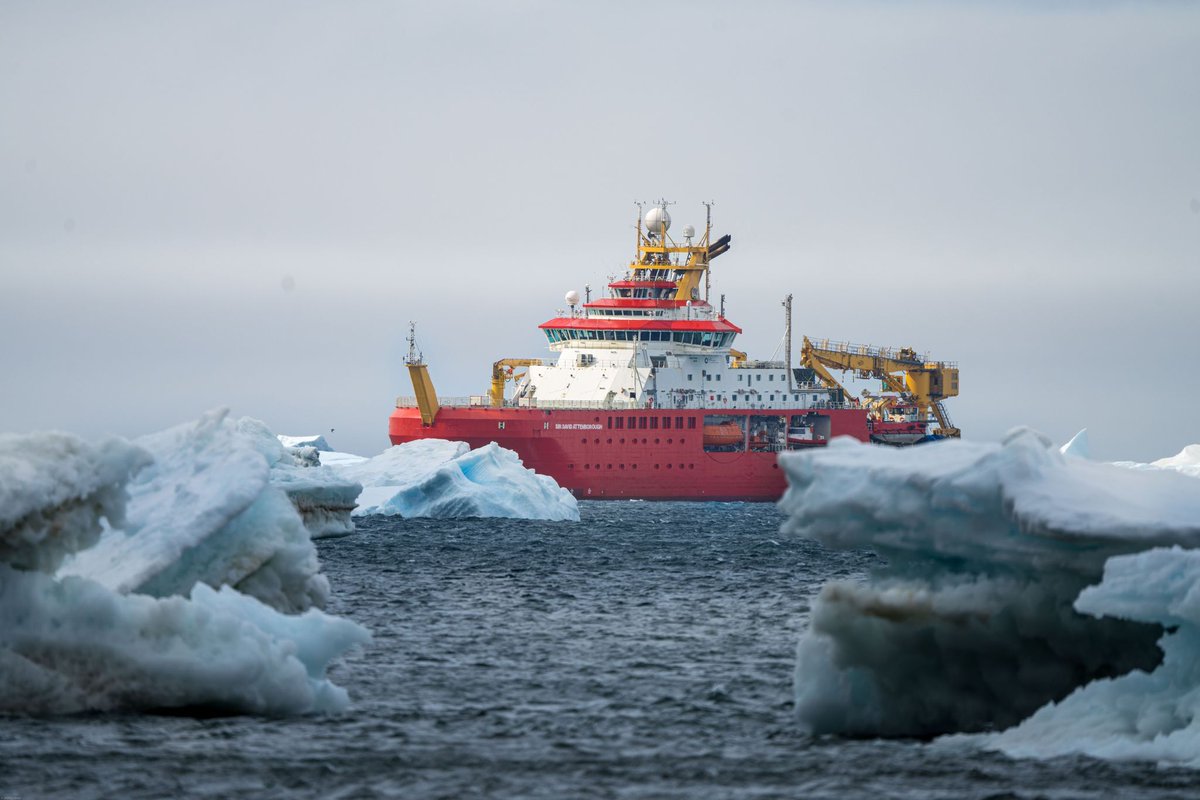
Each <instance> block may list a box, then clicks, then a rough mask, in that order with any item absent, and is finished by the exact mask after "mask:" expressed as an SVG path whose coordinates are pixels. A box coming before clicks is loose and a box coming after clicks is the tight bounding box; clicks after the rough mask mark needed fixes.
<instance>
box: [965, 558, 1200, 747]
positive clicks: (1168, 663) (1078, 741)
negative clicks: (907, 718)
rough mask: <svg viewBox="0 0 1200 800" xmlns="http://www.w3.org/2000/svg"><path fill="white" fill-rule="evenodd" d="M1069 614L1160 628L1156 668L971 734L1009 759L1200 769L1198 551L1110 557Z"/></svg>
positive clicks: (1082, 690) (1095, 685)
mask: <svg viewBox="0 0 1200 800" xmlns="http://www.w3.org/2000/svg"><path fill="white" fill-rule="evenodd" d="M1075 605H1076V608H1077V609H1078V610H1079V611H1081V612H1084V613H1087V614H1096V615H1108V616H1115V617H1120V618H1122V619H1131V620H1140V621H1144V622H1158V623H1162V624H1163V625H1166V626H1169V628H1168V629H1169V630H1170V632H1168V633H1166V634H1165V635H1164V636H1163V637H1162V639H1161V640H1160V641H1159V646H1160V647H1161V648H1162V650H1163V653H1164V658H1163V663H1162V665H1161V666H1159V667H1158V668H1157V669H1155V670H1154V671H1153V672H1149V673H1147V672H1145V671H1142V670H1135V671H1133V672H1131V673H1129V674H1127V675H1122V676H1120V677H1117V678H1113V679H1110V680H1097V681H1093V682H1092V683H1089V684H1088V685H1086V686H1083V687H1081V688H1079V689H1077V690H1076V691H1075V692H1074V693H1072V694H1071V695H1070V696H1069V697H1067V698H1066V699H1064V700H1062V701H1061V702H1059V703H1051V704H1049V705H1047V706H1045V707H1043V708H1041V709H1040V710H1038V711H1037V713H1035V714H1034V715H1033V716H1032V717H1030V718H1029V719H1027V720H1025V721H1024V722H1022V723H1021V724H1020V725H1018V726H1016V727H1014V728H1010V729H1009V730H1006V731H1003V732H1002V733H998V734H992V735H986V736H980V737H978V740H979V741H982V742H983V743H984V745H985V746H987V747H990V748H993V749H997V750H1001V751H1003V752H1005V753H1008V754H1010V755H1012V756H1015V757H1024V758H1051V757H1054V756H1060V755H1069V754H1084V755H1089V756H1093V757H1097V758H1110V759H1143V760H1150V761H1159V762H1173V763H1179V764H1184V765H1188V766H1191V767H1200V551H1197V550H1182V549H1180V548H1178V547H1173V548H1157V549H1153V550H1148V551H1146V552H1143V553H1138V554H1136V555H1128V556H1118V557H1116V558H1113V559H1110V560H1109V562H1108V564H1106V565H1105V569H1104V579H1103V581H1102V582H1101V583H1100V585H1099V586H1093V587H1090V588H1088V589H1086V590H1084V591H1083V592H1082V593H1081V594H1080V596H1079V599H1078V601H1077V602H1076V604H1075Z"/></svg>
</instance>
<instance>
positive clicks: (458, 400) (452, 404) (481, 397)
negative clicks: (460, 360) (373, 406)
mask: <svg viewBox="0 0 1200 800" xmlns="http://www.w3.org/2000/svg"><path fill="white" fill-rule="evenodd" d="M438 405H439V406H443V407H445V408H468V407H470V406H487V405H491V403H490V402H489V401H488V397H487V395H485V394H473V395H470V396H469V397H438ZM416 406H417V398H416V397H414V396H412V395H404V394H402V395H400V396H399V397H397V398H396V408H416Z"/></svg>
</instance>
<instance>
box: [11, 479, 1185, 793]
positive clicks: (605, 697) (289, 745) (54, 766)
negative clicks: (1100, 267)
mask: <svg viewBox="0 0 1200 800" xmlns="http://www.w3.org/2000/svg"><path fill="white" fill-rule="evenodd" d="M582 514H583V521H582V522H581V523H578V524H570V523H539V522H527V521H499V520H465V521H464V520H457V521H453V520H443V521H406V520H399V519H390V520H385V519H375V520H366V521H363V522H361V523H360V530H359V532H358V533H357V534H355V535H354V536H351V537H348V538H345V539H340V540H333V541H325V542H322V543H321V545H320V550H321V558H322V561H323V563H324V565H325V572H326V573H327V574H328V576H329V578H330V580H331V582H332V584H333V587H334V594H335V599H334V601H333V603H332V605H331V607H330V611H332V612H333V613H337V614H342V615H345V616H348V617H351V618H353V619H355V620H357V621H359V622H361V623H363V624H365V625H367V626H368V627H370V628H371V630H372V631H373V632H374V634H375V642H374V644H373V646H371V647H370V648H369V649H367V650H365V651H363V652H361V653H357V654H355V655H353V656H352V657H350V658H349V659H347V660H346V661H345V662H344V663H343V664H341V665H340V666H339V667H338V668H337V669H336V670H335V674H334V677H335V680H336V681H337V682H338V683H341V684H342V685H344V686H346V687H347V688H348V689H349V690H350V692H351V694H352V696H353V698H354V706H353V708H352V710H351V711H350V712H349V713H347V714H344V715H341V716H337V717H313V718H302V719H282V720H275V719H261V718H245V717H235V718H220V719H191V718H177V717H161V716H158V717H155V716H134V715H130V716H116V717H114V716H95V717H75V718H60V719H25V718H13V717H10V718H0V797H3V798H9V797H22V798H32V797H96V798H100V797H104V798H110V797H165V796H181V795H192V796H205V797H248V796H253V797H335V798H336V797H404V798H422V797H444V798H460V797H545V798H577V797H579V798H583V797H598V798H607V797H614V798H643V797H645V798H656V797H677V798H767V797H804V798H826V797H828V798H834V797H837V798H844V797H872V798H880V797H904V798H1026V797H1029V798H1032V797H1047V798H1077V797H1123V798H1124V797H1156V798H1157V797H1180V798H1184V797H1187V798H1191V797H1196V796H1200V795H1198V793H1200V775H1198V774H1197V773H1196V772H1193V771H1190V770H1166V769H1159V768H1156V767H1154V766H1152V765H1143V764H1132V765H1131V764H1107V763H1104V762H1099V761H1092V760H1088V759H1060V760H1056V761H1051V762H1045V763H1041V762H1020V761H1012V760H1009V759H1007V758H1005V757H1003V756H999V755H994V754H987V753H981V752H978V751H975V750H971V749H948V748H946V747H944V746H943V747H931V746H929V745H927V744H925V743H922V742H917V741H854V740H845V739H836V738H821V739H811V738H808V737H805V736H803V735H801V734H799V733H798V732H797V731H796V726H795V722H794V719H793V717H792V711H791V682H792V666H793V656H794V648H795V643H796V640H797V638H798V637H799V633H800V630H801V629H802V627H803V625H804V624H805V619H806V615H807V613H808V599H809V598H810V597H811V596H812V594H813V593H814V592H815V591H816V589H817V587H819V586H820V584H821V583H822V582H824V581H825V580H828V579H830V578H833V577H843V576H852V575H855V574H859V573H861V572H862V571H863V570H864V569H865V568H866V567H867V565H868V564H869V563H870V558H871V557H870V556H869V555H866V554H835V553H828V552H826V551H824V550H822V549H821V548H820V547H818V546H816V545H814V544H812V543H810V542H805V541H797V540H790V539H785V538H782V537H780V536H779V535H778V533H777V530H778V525H779V522H780V517H779V514H778V512H777V511H776V510H775V509H774V508H773V507H771V506H767V505H740V504H728V505H726V504H721V505H715V504H709V505H704V504H682V503H671V504H650V503H585V504H583V508H582Z"/></svg>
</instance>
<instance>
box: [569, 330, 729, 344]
mask: <svg viewBox="0 0 1200 800" xmlns="http://www.w3.org/2000/svg"><path fill="white" fill-rule="evenodd" d="M733 337H734V334H733V333H720V332H716V331H591V330H579V329H576V328H547V329H546V338H547V339H548V340H550V343H551V344H554V343H555V342H568V341H578V340H585V341H605V342H675V343H676V344H694V345H699V346H701V347H728V346H729V345H731V344H733Z"/></svg>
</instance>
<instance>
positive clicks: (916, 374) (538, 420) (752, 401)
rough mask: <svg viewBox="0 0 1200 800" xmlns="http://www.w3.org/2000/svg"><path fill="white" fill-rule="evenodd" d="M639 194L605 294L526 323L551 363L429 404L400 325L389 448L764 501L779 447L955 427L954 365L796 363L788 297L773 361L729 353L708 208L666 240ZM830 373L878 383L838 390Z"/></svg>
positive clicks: (423, 375)
mask: <svg viewBox="0 0 1200 800" xmlns="http://www.w3.org/2000/svg"><path fill="white" fill-rule="evenodd" d="M637 205H638V214H637V224H636V230H637V248H636V256H635V258H634V259H633V260H632V261H631V262H630V264H629V269H628V271H627V272H626V274H625V275H623V276H622V277H621V278H620V279H618V280H614V281H612V282H611V283H609V284H608V296H607V297H601V298H597V299H595V300H593V299H592V298H591V296H590V295H591V292H590V290H589V291H588V292H587V296H586V297H585V298H580V296H579V295H578V293H577V292H574V291H571V292H568V293H567V295H566V298H565V299H566V303H567V306H568V309H569V310H563V311H560V312H559V313H558V316H556V317H555V318H553V319H551V320H549V321H548V322H544V323H542V324H541V325H540V326H539V327H540V329H541V331H542V332H543V333H544V335H545V336H546V340H547V343H548V345H549V350H550V352H551V353H552V354H553V358H550V359H541V358H503V359H500V360H498V361H496V362H495V363H494V364H493V365H492V375H491V383H490V386H489V389H488V392H487V393H486V394H483V395H476V396H472V397H465V398H453V399H451V398H441V399H439V398H438V396H437V392H436V391H435V389H434V385H433V381H432V378H431V376H430V373H429V368H428V366H427V365H426V364H425V363H424V361H423V359H422V358H421V355H420V353H419V352H418V350H417V348H416V341H415V335H414V332H413V328H412V326H411V325H410V331H409V355H408V359H407V365H408V370H409V375H410V378H411V380H412V384H413V389H414V392H415V394H414V395H413V396H409V397H400V398H397V401H396V408H395V410H394V411H393V412H392V414H391V417H390V419H389V425H388V433H389V437H390V439H391V442H392V444H403V443H405V442H410V441H413V440H416V439H426V438H435V439H452V440H458V441H464V442H466V443H467V444H469V445H470V446H471V447H472V448H475V447H481V446H484V445H486V444H488V443H489V442H496V443H497V444H499V445H500V446H502V447H506V448H509V449H510V450H514V451H516V452H517V454H518V455H519V456H520V457H521V459H522V461H523V462H524V464H525V466H526V467H529V468H530V469H533V470H535V471H537V472H539V473H542V474H544V475H549V476H550V477H552V478H554V479H555V480H556V481H558V483H559V484H560V485H561V486H563V487H565V488H567V489H569V490H570V491H571V492H572V493H573V494H574V495H575V496H576V497H578V498H580V499H622V500H630V499H640V500H717V501H773V500H778V499H779V498H780V497H781V496H782V494H783V491H784V489H785V488H786V483H787V482H786V479H785V478H784V474H783V471H782V470H781V469H780V468H779V465H778V463H777V462H778V456H779V454H780V453H782V452H787V451H790V450H801V449H807V448H813V447H823V446H824V445H826V444H827V443H828V442H829V440H830V439H832V438H833V437H835V436H851V437H853V438H855V439H859V440H861V441H874V442H878V443H880V444H890V445H896V446H904V445H911V444H918V443H921V442H926V441H930V440H933V439H940V438H946V437H956V436H958V435H959V431H958V429H957V428H954V427H953V425H952V424H951V423H950V421H949V418H948V417H947V415H946V410H945V407H944V406H943V404H942V401H943V400H944V399H945V398H947V397H953V396H955V395H957V394H958V368H957V365H956V364H953V363H950V362H943V361H932V360H930V359H929V358H928V356H922V355H919V354H918V353H917V352H916V351H915V350H913V349H911V348H902V349H890V348H881V347H872V346H866V345H852V344H848V343H845V342H830V341H829V340H818V341H815V342H814V341H812V340H810V339H809V338H808V337H805V338H804V340H803V346H802V348H801V351H800V358H799V363H798V364H797V365H795V366H793V363H792V353H791V350H792V348H791V341H792V335H791V301H792V297H791V295H788V297H787V298H786V299H785V300H784V301H783V306H784V309H785V315H784V318H785V326H786V327H785V330H786V333H785V337H784V341H785V344H786V347H785V359H784V360H783V361H756V360H752V359H750V358H749V357H747V355H746V354H745V353H743V352H741V351H739V350H737V349H735V348H734V346H733V345H734V341H735V339H736V337H737V335H738V334H740V333H741V332H742V329H741V328H739V327H738V326H737V325H735V324H734V323H733V322H732V321H730V320H729V319H728V318H726V316H725V310H724V296H721V299H720V302H719V304H718V306H716V307H714V306H713V305H712V304H711V303H710V302H709V293H710V287H711V280H710V267H711V265H712V262H713V261H714V260H715V259H716V258H718V257H719V256H721V255H723V254H724V253H726V252H728V250H729V249H730V246H731V242H732V238H731V236H729V235H724V236H721V237H720V238H716V239H713V238H712V204H711V203H706V204H705V225H704V231H703V233H702V234H701V235H700V236H697V235H696V230H695V228H694V227H693V226H691V225H685V226H684V227H683V228H682V230H681V231H680V234H681V236H680V239H679V240H676V239H675V238H673V237H672V236H671V234H670V233H669V231H670V227H671V217H670V214H669V213H668V212H667V206H668V204H667V203H666V202H665V201H660V202H658V203H655V204H650V205H647V204H637ZM643 212H644V213H643ZM581 299H582V300H583V302H582V303H581V302H580V300H581ZM839 370H840V371H841V372H842V374H843V375H844V374H845V373H846V372H847V371H849V372H851V373H852V374H854V375H855V376H856V377H859V378H871V379H878V380H879V381H880V382H881V386H882V389H881V391H880V392H879V393H874V394H872V393H869V392H864V393H863V394H862V395H861V396H851V394H850V393H849V392H848V391H847V390H846V389H845V387H844V386H843V385H842V383H841V382H839V381H838V379H837V378H835V377H834V375H833V372H836V371H839ZM509 384H512V389H511V391H510V390H509Z"/></svg>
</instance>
